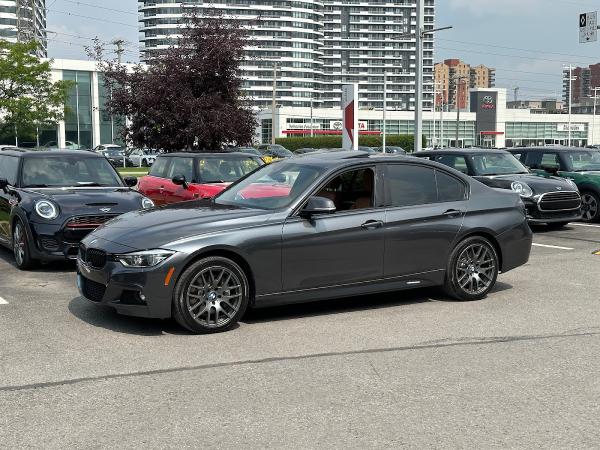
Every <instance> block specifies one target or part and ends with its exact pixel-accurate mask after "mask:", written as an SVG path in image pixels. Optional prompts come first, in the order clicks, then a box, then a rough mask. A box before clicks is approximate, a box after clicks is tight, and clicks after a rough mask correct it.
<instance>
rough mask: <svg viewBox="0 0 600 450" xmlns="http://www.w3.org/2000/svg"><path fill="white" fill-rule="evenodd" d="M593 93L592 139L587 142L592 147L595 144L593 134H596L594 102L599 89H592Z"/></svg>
mask: <svg viewBox="0 0 600 450" xmlns="http://www.w3.org/2000/svg"><path fill="white" fill-rule="evenodd" d="M593 91H594V114H593V115H592V139H591V142H590V140H588V145H594V142H595V139H594V138H595V133H596V102H597V99H598V91H600V87H595V88H593Z"/></svg>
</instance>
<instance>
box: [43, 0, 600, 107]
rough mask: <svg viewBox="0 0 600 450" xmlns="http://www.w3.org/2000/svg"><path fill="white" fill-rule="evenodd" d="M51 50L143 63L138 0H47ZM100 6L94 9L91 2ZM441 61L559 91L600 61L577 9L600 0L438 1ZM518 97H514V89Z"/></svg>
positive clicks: (524, 93)
mask: <svg viewBox="0 0 600 450" xmlns="http://www.w3.org/2000/svg"><path fill="white" fill-rule="evenodd" d="M46 4H47V7H48V9H49V11H48V29H49V30H50V31H53V32H56V33H58V34H53V33H51V34H49V38H50V39H51V40H50V42H49V53H50V56H51V57H54V58H76V59H80V58H86V56H85V51H84V49H83V46H84V45H86V44H87V43H89V38H91V37H94V36H98V37H100V39H102V40H104V41H107V42H110V41H111V40H113V39H115V38H121V39H125V40H126V41H127V42H128V46H127V53H125V55H124V58H125V59H126V60H129V61H136V60H137V48H138V32H137V12H136V11H137V2H136V1H135V0H102V1H99V0H82V1H78V0H46ZM92 5H95V6H92ZM436 5H437V18H436V19H437V26H446V25H452V26H454V29H453V30H449V31H442V32H440V33H438V34H437V36H436V53H435V58H436V61H439V60H442V59H445V58H454V57H456V58H460V59H463V60H464V61H466V62H468V63H470V64H472V65H477V64H480V63H481V64H486V65H489V66H492V67H496V68H497V85H498V86H499V87H506V88H509V89H510V88H513V87H515V86H518V87H520V89H521V90H520V98H525V97H529V98H541V97H548V96H556V95H558V96H560V95H561V86H562V81H561V70H562V67H563V65H564V64H568V63H573V64H576V65H585V66H587V65H589V64H593V63H596V62H600V42H597V43H591V44H579V38H578V19H579V13H580V12H585V11H594V10H600V0H437V1H436ZM511 96H512V94H511Z"/></svg>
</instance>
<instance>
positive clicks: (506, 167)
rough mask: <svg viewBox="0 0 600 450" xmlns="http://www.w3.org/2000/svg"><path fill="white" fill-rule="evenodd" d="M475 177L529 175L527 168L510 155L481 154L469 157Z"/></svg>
mask: <svg viewBox="0 0 600 450" xmlns="http://www.w3.org/2000/svg"><path fill="white" fill-rule="evenodd" d="M469 159H470V160H471V162H472V163H473V169H474V172H475V173H474V175H479V176H492V175H509V174H515V173H529V171H528V170H527V168H526V167H525V166H524V165H523V164H521V163H520V162H519V160H518V159H517V158H515V157H514V156H513V155H511V154H510V153H479V154H477V155H471V156H470V157H469Z"/></svg>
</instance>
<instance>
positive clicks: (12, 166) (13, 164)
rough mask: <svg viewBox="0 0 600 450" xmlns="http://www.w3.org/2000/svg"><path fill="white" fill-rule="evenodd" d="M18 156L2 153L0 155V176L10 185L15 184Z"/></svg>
mask: <svg viewBox="0 0 600 450" xmlns="http://www.w3.org/2000/svg"><path fill="white" fill-rule="evenodd" d="M18 175H19V158H17V157H15V156H8V155H3V156H1V157H0V178H6V180H7V181H8V184H10V185H11V186H16V185H17V178H18Z"/></svg>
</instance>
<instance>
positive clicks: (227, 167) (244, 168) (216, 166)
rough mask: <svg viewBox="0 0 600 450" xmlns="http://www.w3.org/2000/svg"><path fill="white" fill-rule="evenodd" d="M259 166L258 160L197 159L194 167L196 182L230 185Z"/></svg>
mask: <svg viewBox="0 0 600 450" xmlns="http://www.w3.org/2000/svg"><path fill="white" fill-rule="evenodd" d="M260 165H261V163H260V162H259V160H258V158H231V157H229V158H228V157H224V158H206V159H200V158H197V159H196V167H197V170H198V174H199V175H200V179H199V180H198V182H199V183H232V182H234V181H237V180H239V179H240V178H242V177H243V176H244V175H246V174H247V173H249V172H252V171H253V170H254V169H257V168H258V167H259V166H260Z"/></svg>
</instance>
